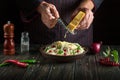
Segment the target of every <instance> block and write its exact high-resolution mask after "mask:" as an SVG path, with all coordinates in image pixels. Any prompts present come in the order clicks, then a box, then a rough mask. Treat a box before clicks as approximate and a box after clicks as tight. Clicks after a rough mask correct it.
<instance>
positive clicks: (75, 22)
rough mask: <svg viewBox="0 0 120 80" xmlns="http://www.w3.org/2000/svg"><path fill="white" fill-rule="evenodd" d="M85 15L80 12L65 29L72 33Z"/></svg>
mask: <svg viewBox="0 0 120 80" xmlns="http://www.w3.org/2000/svg"><path fill="white" fill-rule="evenodd" d="M84 16H85V13H84V12H83V11H80V12H79V13H78V14H77V15H76V16H75V17H74V18H73V20H72V21H71V22H70V23H69V24H68V26H67V28H68V30H69V31H70V32H71V33H74V29H76V27H77V26H78V25H79V23H80V22H81V20H82V19H83V18H84Z"/></svg>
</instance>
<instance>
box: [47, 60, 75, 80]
mask: <svg viewBox="0 0 120 80" xmlns="http://www.w3.org/2000/svg"><path fill="white" fill-rule="evenodd" d="M74 65H75V63H74V62H69V63H67V62H66V63H53V65H52V67H51V72H50V75H49V78H48V80H74Z"/></svg>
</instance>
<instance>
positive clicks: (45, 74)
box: [0, 44, 120, 80]
mask: <svg viewBox="0 0 120 80" xmlns="http://www.w3.org/2000/svg"><path fill="white" fill-rule="evenodd" d="M39 47H40V46H38V45H35V44H34V45H31V47H30V52H29V53H26V54H22V53H20V48H19V46H16V54H15V55H11V56H10V55H4V54H3V52H2V49H3V47H2V46H0V62H3V61H4V60H7V59H18V60H23V59H24V60H25V59H36V60H37V61H39V63H36V64H32V65H30V66H29V67H27V68H21V67H18V66H14V65H9V66H4V67H0V80H120V67H110V66H103V65H101V64H99V63H98V62H97V61H98V59H99V58H100V57H102V55H101V54H102V52H103V51H104V50H105V49H106V48H107V47H108V46H107V45H103V46H102V48H101V52H100V53H99V54H97V55H92V54H90V53H87V54H86V55H84V56H83V57H82V58H80V59H77V60H75V61H72V62H66V63H60V62H52V61H50V60H48V59H46V58H43V57H42V55H41V53H40V52H39ZM110 47H111V48H113V49H116V50H118V51H119V52H120V46H110Z"/></svg>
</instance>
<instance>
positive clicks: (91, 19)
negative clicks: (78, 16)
mask: <svg viewBox="0 0 120 80" xmlns="http://www.w3.org/2000/svg"><path fill="white" fill-rule="evenodd" d="M93 19H94V16H93V13H92V12H91V13H90V15H89V18H88V22H87V28H89V27H90V25H91V24H92V22H93Z"/></svg>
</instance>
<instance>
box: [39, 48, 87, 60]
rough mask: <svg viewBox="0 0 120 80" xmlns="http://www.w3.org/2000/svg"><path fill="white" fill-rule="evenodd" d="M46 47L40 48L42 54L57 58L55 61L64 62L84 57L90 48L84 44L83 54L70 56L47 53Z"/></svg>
mask: <svg viewBox="0 0 120 80" xmlns="http://www.w3.org/2000/svg"><path fill="white" fill-rule="evenodd" d="M45 47H46V46H42V47H41V48H40V52H41V54H42V56H44V57H45V58H47V59H50V60H55V61H64V62H68V61H74V60H76V59H80V58H81V57H83V56H84V55H85V54H86V53H87V52H88V48H87V47H84V46H83V47H84V49H85V51H84V52H83V53H81V54H77V55H69V56H59V55H50V54H47V53H45V52H44V49H45Z"/></svg>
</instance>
